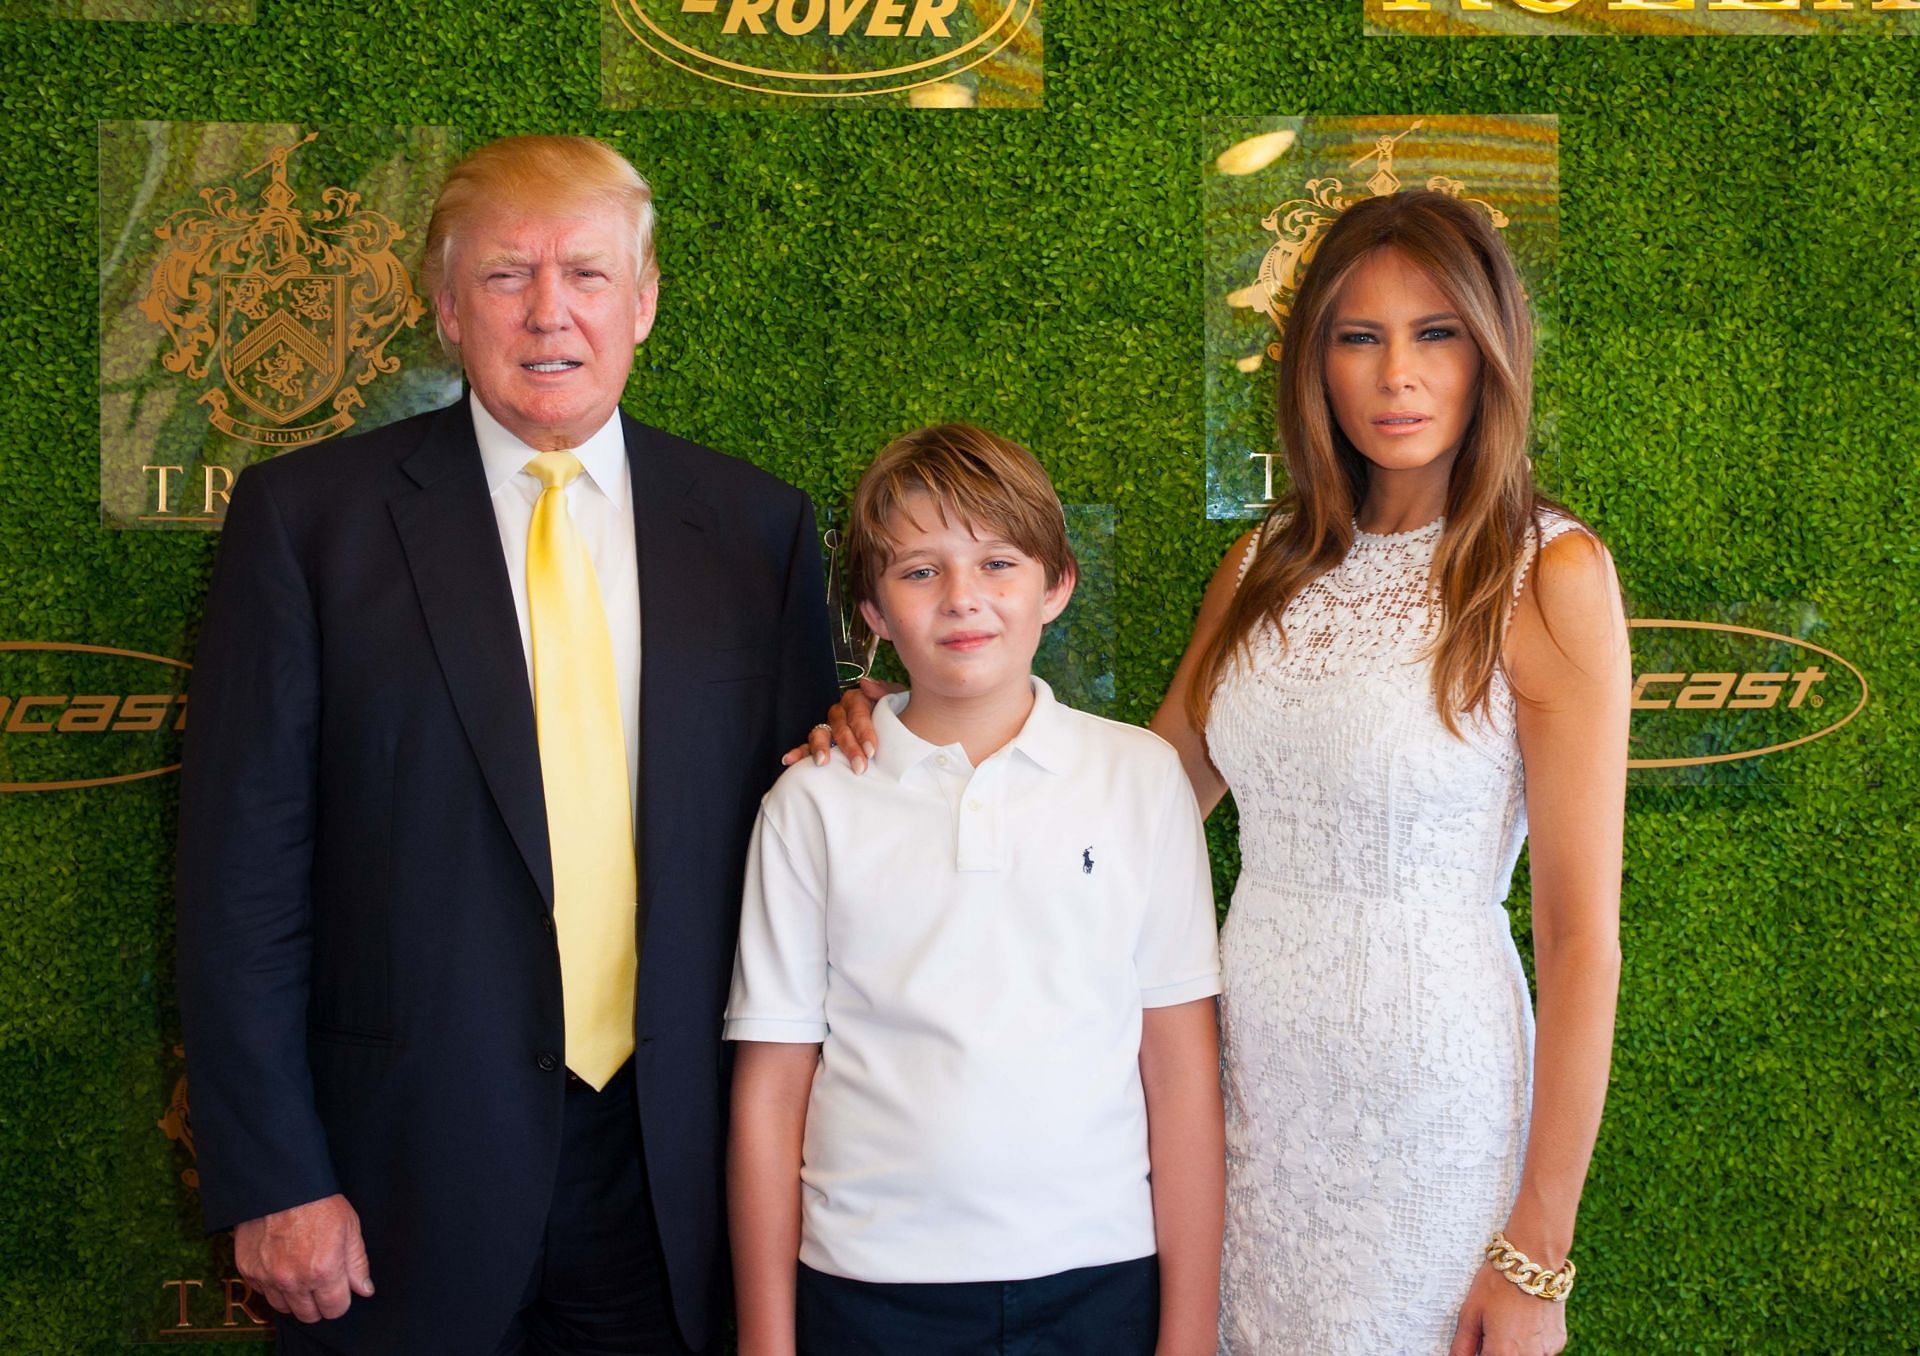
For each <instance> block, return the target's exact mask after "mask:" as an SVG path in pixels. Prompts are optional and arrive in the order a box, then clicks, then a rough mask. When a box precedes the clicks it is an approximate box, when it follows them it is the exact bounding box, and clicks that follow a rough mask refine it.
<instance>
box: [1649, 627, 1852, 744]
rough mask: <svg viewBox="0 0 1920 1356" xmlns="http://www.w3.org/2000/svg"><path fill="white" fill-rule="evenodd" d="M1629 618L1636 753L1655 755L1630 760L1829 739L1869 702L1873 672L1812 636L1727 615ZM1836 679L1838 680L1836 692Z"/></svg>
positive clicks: (1806, 742)
mask: <svg viewBox="0 0 1920 1356" xmlns="http://www.w3.org/2000/svg"><path fill="white" fill-rule="evenodd" d="M1628 625H1629V626H1631V627H1632V628H1633V645H1634V650H1635V663H1634V676H1633V699H1632V707H1633V711H1634V721H1635V724H1634V736H1633V742H1634V743H1635V744H1636V745H1638V746H1640V747H1639V748H1638V749H1637V750H1636V752H1640V753H1642V754H1646V753H1654V754H1656V756H1641V757H1629V758H1628V760H1627V766H1628V767H1630V768H1675V767H1698V766H1702V765H1705V764H1709V763H1732V762H1738V761H1741V760H1743V759H1747V758H1759V757H1761V756H1762V755H1764V754H1769V753H1779V752H1780V751H1782V750H1784V749H1791V748H1795V747H1798V746H1799V745H1802V744H1808V743H1811V742H1812V741H1814V740H1816V739H1821V738H1824V737H1825V736H1827V735H1830V734H1832V733H1834V732H1835V731H1836V730H1838V729H1840V728H1841V727H1842V726H1844V725H1846V724H1848V723H1849V722H1851V721H1852V720H1853V719H1854V717H1856V716H1858V715H1859V714H1860V713H1861V712H1862V711H1863V710H1865V709H1866V705H1867V680H1866V676H1865V675H1864V674H1862V673H1861V672H1860V670H1859V669H1858V668H1857V667H1855V666H1854V665H1853V664H1852V663H1850V662H1849V661H1848V660H1846V659H1843V658H1841V656H1839V655H1838V654H1836V653H1834V652H1833V651H1832V650H1829V649H1827V648H1826V647H1825V646H1822V645H1816V644H1814V643H1813V642H1812V641H1810V640H1803V639H1800V638H1799V637H1796V636H1790V635H1784V634H1782V633H1780V632H1778V631H1765V630H1761V629H1759V628H1757V627H1752V626H1736V625H1733V624H1731V623H1727V622H1703V621H1675V620H1672V619H1652V618H1635V619H1634V620H1633V621H1631V622H1629V623H1628ZM1663 632H1664V633H1666V634H1661V633H1663ZM1795 651H1800V652H1802V653H1800V654H1797V655H1796V654H1795V653H1794V652H1795ZM1649 652H1651V653H1652V654H1653V655H1655V656H1657V658H1656V659H1655V661H1654V663H1652V664H1651V665H1649V664H1647V663H1644V662H1643V656H1645V655H1647V654H1648V653H1649ZM1689 660H1691V661H1693V662H1687V661H1689ZM1833 684H1839V685H1840V686H1839V687H1838V689H1837V690H1835V691H1834V692H1833V693H1832V694H1831V696H1830V693H1829V687H1830V685H1833ZM1833 697H1838V699H1839V700H1838V701H1834V700H1833V699H1832V698H1833ZM1849 699H1850V700H1849ZM1654 712H1658V713H1660V714H1658V715H1653V714H1642V713H1654ZM1762 713H1765V714H1762ZM1649 722H1652V723H1651V724H1650V723H1649ZM1648 746H1654V747H1652V748H1649V747H1648ZM1743 746H1744V747H1743ZM1682 749H1684V750H1685V751H1684V752H1683V751H1681V750H1682Z"/></svg>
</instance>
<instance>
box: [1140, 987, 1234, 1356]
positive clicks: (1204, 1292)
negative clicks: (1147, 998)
mask: <svg viewBox="0 0 1920 1356" xmlns="http://www.w3.org/2000/svg"><path fill="white" fill-rule="evenodd" d="M1140 1082H1141V1085H1142V1086H1143V1087H1144V1088H1145V1089H1146V1094H1147V1162H1148V1171H1149V1173H1150V1174H1151V1177H1152V1182H1153V1232H1154V1238H1155V1243H1156V1246H1157V1247H1158V1249H1159V1253H1160V1337H1159V1342H1158V1344H1157V1346H1156V1347H1155V1351H1156V1356H1212V1354H1213V1350H1214V1346H1215V1343H1216V1342H1217V1341H1218V1339H1219V1322H1220V1319H1219V1315H1220V1240H1221V1234H1222V1231H1223V1230H1224V1229H1225V1221H1226V1192H1227V1168H1226V1159H1227V1147H1226V1138H1225V1131H1224V1130H1223V1129H1222V1124H1221V1121H1222V1116H1221V1109H1220V1035H1219V1028H1218V1025H1217V1016H1216V1011H1215V1004H1214V1000H1213V999H1211V998H1202V999H1197V1000H1195V1001H1194V1002H1191V1003H1176V1004H1174V1005H1173V1006H1172V1007H1165V1008H1148V1009H1147V1010H1146V1011H1145V1012H1144V1013H1142V1014H1141V1025H1140Z"/></svg>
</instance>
